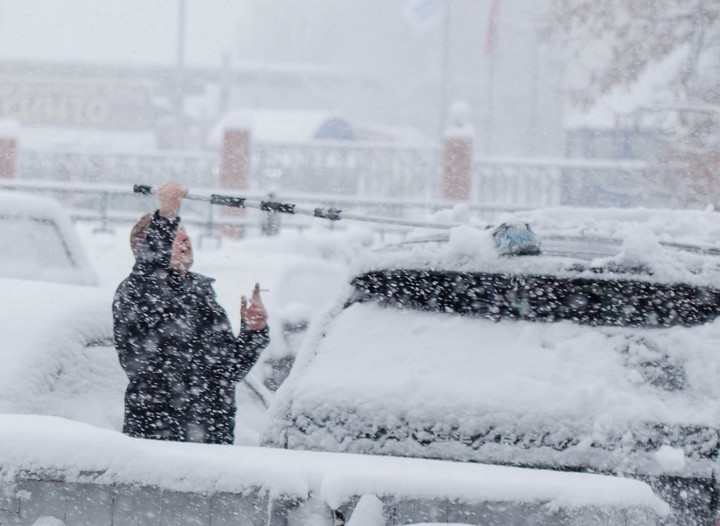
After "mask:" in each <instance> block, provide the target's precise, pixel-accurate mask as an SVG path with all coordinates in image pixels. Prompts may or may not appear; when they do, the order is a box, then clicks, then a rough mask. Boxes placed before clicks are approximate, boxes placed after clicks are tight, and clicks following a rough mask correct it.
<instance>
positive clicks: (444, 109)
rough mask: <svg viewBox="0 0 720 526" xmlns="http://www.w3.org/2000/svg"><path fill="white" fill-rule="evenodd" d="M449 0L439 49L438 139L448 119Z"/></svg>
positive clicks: (446, 3) (443, 131) (446, 0)
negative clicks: (440, 76)
mask: <svg viewBox="0 0 720 526" xmlns="http://www.w3.org/2000/svg"><path fill="white" fill-rule="evenodd" d="M450 5H451V2H450V0H445V18H444V20H443V31H442V49H441V57H440V62H441V72H442V73H441V75H442V78H441V82H440V126H439V133H438V135H439V137H440V139H441V140H442V138H443V136H444V135H445V128H446V127H447V118H448V76H449V62H450Z"/></svg>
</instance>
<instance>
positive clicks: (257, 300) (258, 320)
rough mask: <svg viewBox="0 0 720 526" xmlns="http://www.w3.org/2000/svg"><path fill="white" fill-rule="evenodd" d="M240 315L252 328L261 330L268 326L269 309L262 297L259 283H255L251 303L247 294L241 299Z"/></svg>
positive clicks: (247, 325)
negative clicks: (266, 308)
mask: <svg viewBox="0 0 720 526" xmlns="http://www.w3.org/2000/svg"><path fill="white" fill-rule="evenodd" d="M240 317H241V319H242V321H243V323H244V324H245V326H246V327H247V328H248V329H250V330H253V331H261V330H263V329H264V328H265V327H266V326H267V311H266V310H265V306H264V305H263V302H262V298H261V297H260V284H259V283H255V288H254V289H253V295H252V298H251V299H250V305H248V302H247V298H246V297H245V296H243V297H242V298H241V299H240Z"/></svg>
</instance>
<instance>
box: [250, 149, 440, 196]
mask: <svg viewBox="0 0 720 526" xmlns="http://www.w3.org/2000/svg"><path fill="white" fill-rule="evenodd" d="M252 155H253V160H252V163H253V164H252V166H253V178H254V180H255V181H256V182H257V185H258V188H260V189H271V188H279V189H281V190H282V191H284V192H322V193H329V194H344V195H351V196H356V197H380V196H384V197H395V198H424V199H433V198H435V197H436V196H438V188H439V187H440V163H441V151H440V149H439V148H437V147H432V146H422V145H418V146H412V147H411V146H406V147H401V146H388V145H381V144H374V143H366V144H358V143H349V142H347V141H342V142H341V141H333V142H329V141H328V142H322V143H321V142H318V143H317V144H307V143H256V144H255V145H253V153H252Z"/></svg>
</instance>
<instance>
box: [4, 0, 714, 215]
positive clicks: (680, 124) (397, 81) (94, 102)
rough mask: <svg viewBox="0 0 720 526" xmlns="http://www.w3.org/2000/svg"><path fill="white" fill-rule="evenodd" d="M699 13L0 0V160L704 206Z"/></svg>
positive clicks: (356, 186) (704, 29)
mask: <svg viewBox="0 0 720 526" xmlns="http://www.w3.org/2000/svg"><path fill="white" fill-rule="evenodd" d="M719 15H720V0H696V1H689V0H661V1H652V2H651V1H648V0H632V1H622V2H621V1H618V0H595V1H591V0H555V1H552V2H548V1H543V0H364V1H363V2H353V1H350V0H306V1H303V2H294V1H291V0H266V1H263V2H253V1H250V0H234V1H231V0H202V1H200V0H153V1H152V2H146V1H142V0H123V1H122V2H121V1H119V0H105V1H103V2H96V1H92V0H68V1H63V2H57V1H54V0H23V1H19V0H0V119H2V123H1V124H0V134H1V135H2V136H3V138H4V139H5V142H4V143H3V144H6V146H7V145H9V146H7V147H9V148H10V151H9V153H8V150H7V147H6V148H5V150H3V151H2V152H4V153H2V152H0V153H1V154H2V156H1V157H2V159H3V162H2V163H0V164H1V165H2V166H0V176H1V177H4V178H6V179H12V178H14V179H32V180H65V181H83V182H91V183H114V182H122V183H125V182H129V181H137V182H150V183H154V182H157V181H159V180H165V179H168V178H170V177H173V178H178V179H181V180H183V181H184V182H186V183H187V184H190V185H191V186H192V185H194V186H202V187H216V186H223V187H229V188H238V189H254V190H258V191H269V190H273V191H280V192H285V193H288V192H310V193H315V194H318V193H323V194H327V193H331V194H338V195H345V196H355V197H365V198H369V197H379V196H391V197H396V198H399V199H424V200H433V199H445V200H452V201H458V200H459V201H469V202H472V203H476V204H487V205H493V204H494V205H500V204H502V205H504V206H508V207H513V206H514V207H528V206H546V205H558V204H560V205H578V206H608V205H610V206H639V205H642V206H673V207H693V208H697V207H706V206H708V205H712V204H713V203H714V202H715V201H716V199H717V198H718V194H719V193H720V186H718V182H719V180H718V179H719V174H718V169H717V166H718V161H720V134H719V131H718V119H719V118H720V106H719V104H720V87H719V86H720V83H719V81H718V79H720V75H718V73H719V64H718V62H719V60H720V59H719V58H718V57H720V52H719V50H718V46H720V31H718V26H719V25H720V20H719ZM228 131H241V132H247V134H246V136H240V137H239V136H238V135H237V134H236V135H235V136H234V137H235V138H234V139H233V138H232V137H230V136H228V134H227V132H228ZM233 162H234V163H235V165H238V163H239V165H240V166H239V167H238V166H235V167H234V168H233V166H230V165H232V164H233ZM233 170H234V172H233ZM243 170H244V171H243ZM224 171H225V172H227V173H226V174H225V175H223V172H224ZM231 172H233V173H231ZM139 179H142V180H139Z"/></svg>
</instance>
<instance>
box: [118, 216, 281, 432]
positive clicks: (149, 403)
mask: <svg viewBox="0 0 720 526" xmlns="http://www.w3.org/2000/svg"><path fill="white" fill-rule="evenodd" d="M178 224H179V218H178V219H176V220H175V221H171V220H169V219H167V218H164V217H162V216H160V215H159V214H158V213H157V212H156V213H155V215H154V217H153V220H152V222H151V224H150V226H149V227H148V229H147V231H146V236H145V239H144V240H143V241H141V242H140V244H139V250H138V256H137V261H136V264H135V266H134V268H133V271H132V273H131V274H130V276H128V277H127V278H126V279H125V280H124V281H123V282H122V283H121V284H120V286H119V287H118V289H117V292H116V293H115V300H114V303H113V319H114V333H115V346H116V348H117V352H118V356H119V358H120V364H121V365H122V367H123V369H124V370H125V373H126V374H127V376H128V379H129V380H130V383H129V385H128V388H127V391H126V393H125V422H124V425H123V432H124V433H126V434H128V435H130V436H134V437H141V438H155V439H161V440H178V441H188V442H205V443H214V444H231V443H232V442H233V438H234V437H233V429H234V426H235V411H236V407H235V385H236V383H237V382H239V381H241V380H242V379H243V378H244V377H245V375H246V374H247V372H248V371H249V370H250V368H251V367H252V366H253V364H254V363H255V362H256V360H257V357H258V354H259V352H260V350H261V349H262V348H264V347H265V346H266V345H267V344H268V342H269V337H268V330H267V328H266V329H264V330H262V331H251V330H245V329H244V328H241V331H240V336H238V337H237V338H236V337H235V336H234V335H233V333H232V330H231V327H230V323H229V321H228V317H227V315H226V313H225V311H224V310H223V308H222V307H220V305H218V303H217V301H216V298H215V292H214V290H213V288H212V282H213V280H212V279H210V278H207V277H205V276H202V275H200V274H195V273H192V272H188V273H187V274H186V275H185V276H184V277H183V276H181V275H180V274H178V273H176V272H174V271H173V270H171V269H170V268H169V264H170V255H171V252H172V242H173V239H174V238H175V232H176V231H177V228H178Z"/></svg>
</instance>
